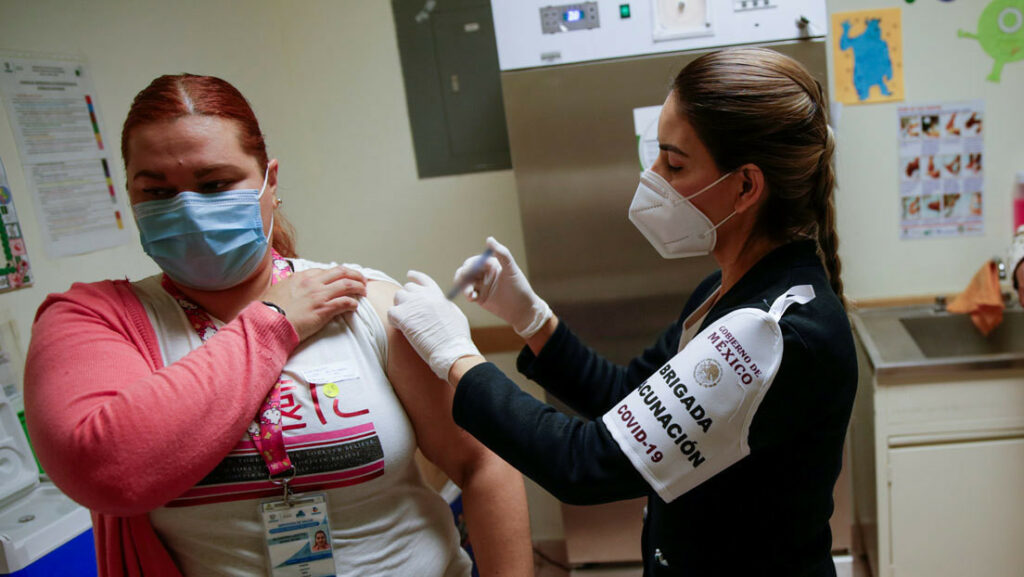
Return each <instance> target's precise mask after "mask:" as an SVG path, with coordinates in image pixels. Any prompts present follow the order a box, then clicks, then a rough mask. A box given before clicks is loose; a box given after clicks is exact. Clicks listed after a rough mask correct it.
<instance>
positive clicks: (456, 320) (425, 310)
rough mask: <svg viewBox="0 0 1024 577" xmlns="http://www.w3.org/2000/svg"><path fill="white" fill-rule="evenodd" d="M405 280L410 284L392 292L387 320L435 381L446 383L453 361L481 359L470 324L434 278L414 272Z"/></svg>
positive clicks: (410, 272)
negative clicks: (437, 379) (436, 379)
mask: <svg viewBox="0 0 1024 577" xmlns="http://www.w3.org/2000/svg"><path fill="white" fill-rule="evenodd" d="M408 277H409V280H410V281H411V282H408V283H406V284H405V286H404V287H402V289H401V290H399V291H398V292H397V293H395V306H393V307H391V309H390V310H388V321H390V322H391V324H392V325H394V326H395V327H397V328H398V330H400V331H402V334H404V335H405V338H406V340H408V341H409V344H411V345H412V347H413V348H414V349H415V350H416V352H417V353H418V354H419V355H420V357H421V358H422V359H423V360H424V361H426V363H427V364H428V365H430V369H431V370H432V371H434V374H435V375H437V378H439V379H441V380H443V381H447V380H448V373H449V371H451V367H452V365H453V364H454V363H455V361H457V360H459V359H461V358H463V357H468V356H481V355H480V351H479V350H477V348H476V345H474V344H473V339H472V338H471V337H470V333H469V321H468V320H467V319H466V315H464V314H462V311H461V310H459V307H458V306H456V305H455V303H453V302H452V301H450V300H448V299H446V298H445V296H444V293H443V292H442V291H441V287H439V286H437V283H436V282H434V279H432V278H430V277H429V276H427V275H426V274H424V273H421V272H418V271H414V270H411V271H409V273H408Z"/></svg>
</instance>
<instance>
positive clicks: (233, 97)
mask: <svg viewBox="0 0 1024 577" xmlns="http://www.w3.org/2000/svg"><path fill="white" fill-rule="evenodd" d="M185 116H217V117H220V118H227V119H229V120H233V121H235V122H236V123H237V124H238V128H239V133H240V137H239V138H240V139H241V145H242V150H244V151H246V152H247V153H248V154H249V155H251V156H252V157H253V158H255V159H256V162H257V163H258V164H259V166H260V168H262V169H264V170H266V168H267V163H268V162H269V159H268V157H267V144H266V142H265V141H264V139H263V132H262V131H261V130H260V124H259V122H258V121H257V120H256V114H255V113H254V112H253V111H252V107H251V106H249V102H248V101H247V100H246V99H245V97H244V96H242V93H241V92H239V91H238V89H237V88H235V87H234V86H232V85H231V84H230V83H229V82H227V81H226V80H223V79H221V78H217V77H216V76H197V75H195V74H177V75H164V76H161V77H159V78H157V79H155V80H153V81H152V82H150V83H149V86H147V87H145V88H144V89H142V91H141V92H139V93H138V94H137V95H135V100H133V101H132V106H131V108H130V109H129V110H128V117H127V118H125V120H124V128H122V129H121V157H122V158H123V159H124V163H125V166H127V165H128V149H129V146H128V144H129V139H130V138H131V134H132V131H133V130H135V129H136V128H138V127H139V126H143V125H146V124H151V123H155V122H167V121H170V120H175V119H178V118H182V117H185ZM271 245H272V246H273V247H274V248H275V249H277V251H278V252H279V253H281V254H282V255H284V256H287V257H294V256H296V253H295V236H294V231H293V229H292V226H291V224H290V223H289V222H288V221H287V220H285V219H284V217H283V216H282V215H281V214H278V215H277V216H275V218H274V233H273V238H272V239H271Z"/></svg>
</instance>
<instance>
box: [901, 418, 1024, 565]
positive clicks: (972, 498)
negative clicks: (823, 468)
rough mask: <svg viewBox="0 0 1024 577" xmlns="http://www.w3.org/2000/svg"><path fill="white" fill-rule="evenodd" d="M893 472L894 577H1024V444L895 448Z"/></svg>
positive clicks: (1021, 441) (1010, 441) (1020, 440)
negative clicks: (1023, 541)
mask: <svg viewBox="0 0 1024 577" xmlns="http://www.w3.org/2000/svg"><path fill="white" fill-rule="evenodd" d="M889 464H890V467H891V478H890V492H889V506H890V512H891V516H890V524H891V530H892V533H891V535H892V556H893V557H892V564H893V575H895V576H896V577H914V576H921V577H943V576H946V575H948V576H951V577H953V576H955V577H963V576H964V575H1024V545H1022V542H1021V535H1024V438H1013V439H1004V440H997V441H978V442H964V443H947V444H940V445H930V446H922V447H906V448H896V449H891V450H890V451H889ZM883 562H884V560H883Z"/></svg>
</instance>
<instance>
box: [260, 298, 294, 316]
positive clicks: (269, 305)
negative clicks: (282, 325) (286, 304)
mask: <svg viewBox="0 0 1024 577" xmlns="http://www.w3.org/2000/svg"><path fill="white" fill-rule="evenodd" d="M260 302H262V303H263V304H265V305H267V306H268V307H270V308H272V309H274V310H275V311H277V312H279V313H281V316H283V317H286V316H288V315H286V314H284V309H283V308H281V307H279V306H277V305H275V304H274V303H272V302H270V301H260Z"/></svg>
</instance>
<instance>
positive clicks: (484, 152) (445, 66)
mask: <svg viewBox="0 0 1024 577" xmlns="http://www.w3.org/2000/svg"><path fill="white" fill-rule="evenodd" d="M391 6H392V9H393V13H394V17H395V30H396V33H397V35H398V50H399V54H400V56H401V59H402V77H403V79H404V81H405V98H406V104H407V105H408V108H409V122H410V124H411V128H412V138H413V146H414V148H415V151H416V166H417V169H418V171H419V176H420V178H426V177H430V176H443V175H450V174H461V173H468V172H480V171H485V170H502V169H507V168H511V166H512V162H511V157H510V156H509V146H508V130H507V129H506V127H505V109H504V105H503V103H502V99H501V78H500V76H499V72H498V51H497V47H496V45H495V41H494V23H493V21H492V19H491V5H490V2H489V1H488V0H426V1H425V0H392V2H391Z"/></svg>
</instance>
